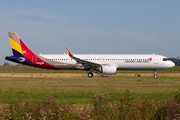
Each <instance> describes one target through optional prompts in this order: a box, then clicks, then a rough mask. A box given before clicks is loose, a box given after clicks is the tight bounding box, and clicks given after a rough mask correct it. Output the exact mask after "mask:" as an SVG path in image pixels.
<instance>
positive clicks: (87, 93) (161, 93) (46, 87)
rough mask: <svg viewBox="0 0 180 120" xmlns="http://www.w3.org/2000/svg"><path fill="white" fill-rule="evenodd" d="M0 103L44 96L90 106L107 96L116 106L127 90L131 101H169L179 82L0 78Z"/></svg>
mask: <svg viewBox="0 0 180 120" xmlns="http://www.w3.org/2000/svg"><path fill="white" fill-rule="evenodd" d="M0 83H1V84H0V91H1V92H0V101H1V102H6V101H7V100H8V99H17V98H23V99H29V100H32V101H36V100H39V101H41V100H42V99H43V98H44V97H46V96H47V95H49V96H54V97H56V98H57V100H58V101H59V102H60V101H66V102H69V103H80V104H81V103H83V104H84V103H90V102H91V100H90V97H91V96H92V95H93V94H95V93H108V94H109V95H110V96H111V98H112V99H111V101H115V102H118V98H119V94H120V93H122V92H124V91H126V90H127V89H128V90H129V91H130V92H131V94H132V96H133V97H137V98H143V99H156V100H157V99H159V100H162V99H167V98H170V99H171V98H173V96H174V93H175V92H176V91H178V90H179V89H180V87H179V86H180V80H179V78H178V77H177V78H175V77H174V78H173V77H159V78H153V77H116V76H110V77H103V78H102V77H93V78H91V79H90V78H87V77H75V78H66V77H64V78H56V77H51V78H49V77H33V78H31V77H26V78H23V77H22V78H21V77H16V78H13V77H1V78H0Z"/></svg>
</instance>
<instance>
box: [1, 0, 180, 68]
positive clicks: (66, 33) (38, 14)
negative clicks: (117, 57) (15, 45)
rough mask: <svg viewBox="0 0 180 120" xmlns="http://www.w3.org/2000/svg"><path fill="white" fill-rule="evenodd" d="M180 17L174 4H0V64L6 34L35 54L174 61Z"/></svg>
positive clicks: (13, 0) (119, 0)
mask: <svg viewBox="0 0 180 120" xmlns="http://www.w3.org/2000/svg"><path fill="white" fill-rule="evenodd" d="M179 14H180V1H179V0H149V1H148V0H129V1H127V0H126V1H125V0H114V1H109V0H99V1H97V0H89V1H87V0H76V1H75V0H71V1H61V0H52V1H50V0H2V1H1V4H0V16H1V17H0V50H1V54H0V64H3V63H4V62H5V60H4V58H5V56H6V55H12V51H11V47H10V42H9V39H8V33H7V32H16V33H17V34H18V35H19V36H20V37H21V39H22V40H23V41H24V42H25V43H26V44H27V46H28V47H29V48H30V49H31V50H32V51H33V52H34V53H42V54H43V53H48V54H49V53H52V54H63V53H64V52H66V50H65V47H68V48H69V49H70V50H71V51H72V52H74V53H76V54H81V53H87V54H89V53H93V54H95V53H102V54H104V53H110V54H111V53H115V54H152V53H155V54H160V55H164V56H167V57H178V56H180V54H179V52H180V47H179V46H180V15H179ZM10 63H11V62H10Z"/></svg>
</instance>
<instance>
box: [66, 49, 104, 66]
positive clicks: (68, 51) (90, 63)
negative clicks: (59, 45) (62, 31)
mask: <svg viewBox="0 0 180 120" xmlns="http://www.w3.org/2000/svg"><path fill="white" fill-rule="evenodd" d="M66 50H67V53H68V54H69V56H70V57H71V58H72V59H74V60H75V61H76V62H77V63H76V64H81V65H82V66H81V67H84V68H83V69H84V70H87V69H91V68H94V70H98V69H99V68H100V67H101V64H98V63H94V62H90V61H87V60H83V59H80V58H77V57H75V56H74V55H73V54H72V53H71V52H70V50H69V49H68V48H67V47H66Z"/></svg>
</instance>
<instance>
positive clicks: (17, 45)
mask: <svg viewBox="0 0 180 120" xmlns="http://www.w3.org/2000/svg"><path fill="white" fill-rule="evenodd" d="M8 34H9V40H10V43H11V48H12V52H13V55H14V56H23V51H22V48H21V39H20V37H19V36H18V35H17V34H16V33H15V32H8Z"/></svg>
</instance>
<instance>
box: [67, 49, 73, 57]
mask: <svg viewBox="0 0 180 120" xmlns="http://www.w3.org/2000/svg"><path fill="white" fill-rule="evenodd" d="M66 51H67V53H68V55H69V56H70V57H72V56H73V55H72V53H71V51H70V50H69V49H68V48H67V47H66Z"/></svg>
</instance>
